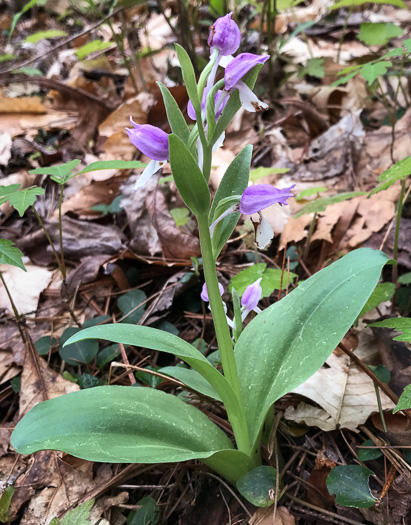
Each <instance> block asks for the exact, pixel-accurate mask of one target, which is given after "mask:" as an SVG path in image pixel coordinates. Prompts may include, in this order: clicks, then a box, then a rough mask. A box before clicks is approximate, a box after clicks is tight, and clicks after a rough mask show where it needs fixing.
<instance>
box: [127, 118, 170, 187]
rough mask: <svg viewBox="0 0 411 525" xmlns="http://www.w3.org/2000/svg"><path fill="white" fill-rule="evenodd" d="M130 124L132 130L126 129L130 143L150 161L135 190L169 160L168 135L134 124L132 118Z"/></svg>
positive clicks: (143, 125)
mask: <svg viewBox="0 0 411 525" xmlns="http://www.w3.org/2000/svg"><path fill="white" fill-rule="evenodd" d="M130 122H131V123H132V124H133V126H134V128H132V129H130V128H126V131H127V133H128V136H129V138H130V141H131V143H132V144H133V146H135V147H136V148H137V149H139V150H140V151H141V152H142V153H143V154H144V155H146V156H147V157H149V158H150V159H152V160H151V161H150V162H149V163H148V164H147V167H146V169H145V170H144V171H143V173H142V174H141V176H140V178H139V179H138V181H137V183H136V185H135V189H137V188H141V186H144V184H146V182H147V181H148V180H149V179H150V177H151V176H152V175H153V174H154V173H156V172H157V171H158V170H159V169H160V168H162V167H163V166H164V164H165V163H166V162H167V160H168V158H169V150H168V134H167V133H166V132H165V131H163V130H162V129H160V128H157V127H156V126H151V125H150V124H136V123H135V122H134V121H133V119H132V117H130Z"/></svg>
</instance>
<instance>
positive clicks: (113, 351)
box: [97, 344, 121, 369]
mask: <svg viewBox="0 0 411 525" xmlns="http://www.w3.org/2000/svg"><path fill="white" fill-rule="evenodd" d="M120 353H121V352H120V347H119V346H118V345H116V344H112V345H108V346H106V347H105V348H103V350H100V352H99V353H98V356H97V366H98V367H99V368H100V369H102V368H104V367H105V366H106V365H108V363H111V361H114V359H117V357H118V356H119V355H120Z"/></svg>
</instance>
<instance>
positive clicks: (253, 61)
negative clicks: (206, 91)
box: [220, 53, 269, 112]
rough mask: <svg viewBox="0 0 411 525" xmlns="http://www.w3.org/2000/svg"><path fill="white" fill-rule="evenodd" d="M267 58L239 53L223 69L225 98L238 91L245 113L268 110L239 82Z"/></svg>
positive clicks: (265, 105) (245, 85)
mask: <svg viewBox="0 0 411 525" xmlns="http://www.w3.org/2000/svg"><path fill="white" fill-rule="evenodd" d="M268 58H269V56H268V55H265V56H259V55H253V54H252V53H241V54H240V55H238V56H236V57H235V58H233V60H231V61H230V62H229V63H228V64H227V66H226V68H225V73H224V82H225V88H224V90H225V92H226V96H227V95H228V94H230V93H232V92H233V91H235V90H236V89H238V92H239V95H240V101H241V105H242V106H243V108H244V109H246V110H247V111H251V112H256V111H263V110H265V109H267V108H268V105H267V104H265V103H264V102H261V100H259V99H258V98H257V96H256V95H255V94H254V93H253V92H252V91H251V89H250V88H249V87H248V86H247V84H245V83H244V82H243V81H242V80H241V79H242V78H243V77H244V76H245V75H246V74H247V73H248V72H249V71H250V70H251V69H252V68H253V67H254V66H257V65H258V64H264V63H265V62H266V61H267V60H268ZM220 100H221V99H220Z"/></svg>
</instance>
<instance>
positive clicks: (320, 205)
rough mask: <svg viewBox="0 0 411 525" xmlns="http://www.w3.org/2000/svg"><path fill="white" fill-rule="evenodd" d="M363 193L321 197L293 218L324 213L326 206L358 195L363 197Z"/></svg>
mask: <svg viewBox="0 0 411 525" xmlns="http://www.w3.org/2000/svg"><path fill="white" fill-rule="evenodd" d="M365 193H366V192H365V191H352V192H350V193H339V194H337V195H334V196H333V197H323V198H321V199H316V200H315V201H312V202H309V203H308V204H306V205H305V206H304V208H303V209H302V210H301V211H299V212H298V213H297V214H296V215H295V218H296V219H298V217H301V215H306V214H307V213H319V212H321V211H324V210H325V209H326V208H327V207H328V206H332V205H333V204H336V203H337V202H343V201H346V200H349V199H353V198H354V197H358V196H359V195H365Z"/></svg>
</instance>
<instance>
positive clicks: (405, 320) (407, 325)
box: [368, 317, 411, 343]
mask: <svg viewBox="0 0 411 525" xmlns="http://www.w3.org/2000/svg"><path fill="white" fill-rule="evenodd" d="M368 326H377V327H385V328H393V329H394V330H395V331H396V332H401V334H400V335H397V336H395V337H394V338H393V339H394V341H407V342H408V343H411V318H410V317H394V318H392V319H384V321H378V322H377V323H372V324H370V325H368Z"/></svg>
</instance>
